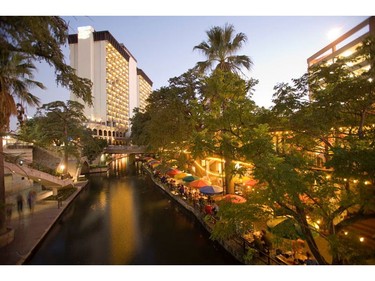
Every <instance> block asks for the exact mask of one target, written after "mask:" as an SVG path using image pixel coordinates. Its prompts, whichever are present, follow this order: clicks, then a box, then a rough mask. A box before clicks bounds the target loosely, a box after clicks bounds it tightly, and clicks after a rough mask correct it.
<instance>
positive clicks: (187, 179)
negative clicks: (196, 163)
mask: <svg viewBox="0 0 375 281" xmlns="http://www.w3.org/2000/svg"><path fill="white" fill-rule="evenodd" d="M197 179H199V178H198V177H196V176H186V177H184V178H182V180H183V181H185V182H192V181H195V180H197Z"/></svg>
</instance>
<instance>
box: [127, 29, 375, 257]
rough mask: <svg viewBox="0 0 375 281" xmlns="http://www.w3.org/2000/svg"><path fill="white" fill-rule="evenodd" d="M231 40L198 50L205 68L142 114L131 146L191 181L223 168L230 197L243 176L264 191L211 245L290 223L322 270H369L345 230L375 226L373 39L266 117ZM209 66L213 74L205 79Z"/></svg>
mask: <svg viewBox="0 0 375 281" xmlns="http://www.w3.org/2000/svg"><path fill="white" fill-rule="evenodd" d="M226 31H227V26H225V27H224V28H220V27H214V28H213V29H212V30H210V32H208V40H207V41H206V42H204V43H202V44H201V47H202V48H203V47H204V49H205V52H204V54H206V55H207V61H206V63H202V62H201V63H198V64H197V67H196V68H194V69H190V70H188V71H187V72H185V73H184V74H182V75H181V76H179V77H175V78H171V79H170V80H169V86H167V87H163V88H161V89H158V90H156V91H154V92H153V94H152V95H150V98H149V99H148V102H149V104H148V106H147V108H146V110H145V111H144V112H141V111H139V110H136V111H135V115H134V117H133V118H132V142H133V143H134V144H139V145H148V147H149V149H150V151H153V152H157V153H158V155H159V156H160V160H162V161H163V163H165V165H168V164H169V163H172V162H171V161H173V163H174V164H175V165H176V166H178V167H179V168H180V169H183V170H186V171H189V172H191V170H189V169H190V168H191V167H192V166H193V161H194V159H205V157H207V156H213V157H216V158H217V159H223V160H225V161H222V162H223V163H225V164H224V165H225V166H224V167H223V173H222V174H223V175H224V176H225V181H224V190H225V192H226V193H234V189H233V185H231V179H232V178H233V177H234V176H236V175H237V176H243V175H244V174H245V173H248V174H249V173H250V175H251V176H252V177H253V178H254V179H255V180H256V181H257V184H256V185H255V186H254V188H253V192H248V193H246V194H244V196H246V199H247V202H246V203H244V204H231V205H229V206H227V207H224V208H223V209H222V210H221V219H220V220H219V222H218V223H217V224H216V226H215V229H216V231H215V229H214V232H213V234H214V236H213V238H215V239H225V238H226V237H230V236H232V235H242V234H244V233H246V231H249V229H251V228H252V225H253V224H254V223H256V222H262V221H263V222H266V221H267V220H268V219H269V216H270V215H272V216H275V217H276V216H288V217H290V218H292V220H293V221H294V223H295V225H297V226H298V229H299V230H300V236H301V238H302V239H303V240H304V241H305V243H306V244H307V246H308V251H309V252H311V253H312V254H313V256H314V257H315V259H316V260H317V261H318V263H319V264H361V263H366V260H369V259H370V258H372V257H373V251H371V249H372V248H371V247H369V245H368V244H367V243H363V238H361V237H359V236H358V235H356V234H355V233H353V232H351V233H350V234H349V235H348V231H347V227H348V226H350V225H352V224H353V223H355V222H358V221H361V220H364V219H369V218H374V217H375V216H374V214H375V199H374V198H375V196H374V195H375V194H374V183H375V170H374V165H373V163H374V162H375V143H374V139H375V138H374V136H375V125H374V124H375V113H374V112H375V111H374V104H375V95H374V84H373V79H374V77H375V76H374V68H373V65H374V57H375V47H374V46H375V42H374V39H373V38H368V39H366V41H364V42H363V44H362V47H361V48H360V49H358V50H357V52H356V53H355V55H353V56H351V57H346V58H339V59H337V60H336V62H335V63H333V64H321V65H318V66H315V67H313V68H311V69H310V70H309V73H306V74H305V75H303V76H302V77H300V78H296V79H293V80H292V81H291V83H280V84H278V85H276V86H275V87H274V90H275V92H274V95H273V102H274V105H273V106H272V107H271V108H270V109H265V108H262V107H258V106H256V104H255V103H254V101H253V100H252V93H253V91H254V86H255V85H256V84H257V80H256V79H254V78H249V77H247V76H246V75H244V73H243V72H242V71H238V70H243V69H245V70H247V69H248V68H247V67H245V68H241V62H242V60H241V59H239V60H236V59H234V57H235V56H234V55H235V51H238V50H239V49H236V50H235V51H233V52H231V51H230V52H228V53H226V52H225V50H226V48H228V49H230V47H231V44H230V42H231V41H230V40H229V41H228V38H231V39H232V38H236V37H235V36H233V35H234V33H233V31H234V29H232V30H231V31H232V33H230V34H229V35H228V34H227V33H226ZM224 34H227V35H228V36H224ZM239 38H246V37H244V36H241V37H239ZM241 42H242V43H244V42H246V40H245V41H241ZM215 48H217V50H216V49H215ZM216 51H217V52H216ZM220 51H221V52H220ZM226 54H230V55H228V56H226ZM240 57H241V56H240ZM242 58H244V57H242ZM245 61H247V60H245ZM358 61H369V64H370V66H371V67H369V68H367V69H365V70H363V71H362V72H360V73H358V71H357V70H355V69H353V68H350V67H348V65H353V64H355V63H356V62H358ZM215 62H216V65H215ZM237 62H238V64H236V63H237ZM205 65H207V66H211V67H212V69H211V71H208V72H207V71H206V72H202V71H201V70H202V69H205V70H206V69H207V68H205V67H203V66H205ZM233 65H236V66H237V67H232V66H233ZM233 69H235V70H236V71H233ZM208 70H210V68H208ZM355 71H356V72H355ZM235 161H243V162H246V163H250V164H251V166H252V168H251V169H250V171H249V169H245V168H244V167H241V166H240V165H235ZM360 239H362V240H360ZM322 244H324V247H322V246H321V245H322ZM326 252H328V254H327V253H326Z"/></svg>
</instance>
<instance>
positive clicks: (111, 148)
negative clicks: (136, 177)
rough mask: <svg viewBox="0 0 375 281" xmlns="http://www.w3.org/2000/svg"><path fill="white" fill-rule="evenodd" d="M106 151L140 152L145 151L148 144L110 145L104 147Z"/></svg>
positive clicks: (111, 152) (116, 152)
mask: <svg viewBox="0 0 375 281" xmlns="http://www.w3.org/2000/svg"><path fill="white" fill-rule="evenodd" d="M104 152H105V153H109V154H138V153H145V152H146V146H137V145H108V146H107V147H106V148H105V149H104Z"/></svg>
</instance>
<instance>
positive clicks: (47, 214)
mask: <svg viewBox="0 0 375 281" xmlns="http://www.w3.org/2000/svg"><path fill="white" fill-rule="evenodd" d="M86 184H87V181H86V182H79V183H77V184H75V187H77V188H78V189H77V191H76V192H75V193H74V194H72V195H71V196H70V197H69V198H68V199H67V200H65V201H63V203H62V206H61V207H60V208H59V207H58V205H57V202H56V201H38V202H37V203H36V204H35V208H34V211H33V213H31V212H30V211H29V210H28V208H27V204H24V205H25V207H24V210H23V214H21V215H18V213H17V211H13V214H12V218H11V221H10V222H8V226H10V227H11V228H13V229H14V240H13V242H11V243H10V244H8V245H6V246H4V247H2V248H0V265H21V264H23V263H24V262H25V260H26V259H27V257H28V256H29V255H31V253H32V252H33V250H34V249H35V248H36V247H37V245H38V244H39V242H40V241H41V240H42V239H43V237H44V236H45V235H46V234H47V233H48V231H49V230H50V228H51V227H52V226H53V225H54V223H55V222H56V221H57V220H58V218H59V216H60V215H61V214H62V213H63V211H64V210H65V208H66V207H67V206H68V205H69V204H70V202H71V201H72V200H73V199H74V198H75V197H76V196H77V195H78V193H79V192H80V191H81V190H82V188H83V187H85V186H86Z"/></svg>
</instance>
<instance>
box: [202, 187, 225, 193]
mask: <svg viewBox="0 0 375 281" xmlns="http://www.w3.org/2000/svg"><path fill="white" fill-rule="evenodd" d="M199 192H200V193H203V194H207V195H214V194H220V193H223V188H222V187H221V186H218V185H206V186H203V187H201V188H199Z"/></svg>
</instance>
